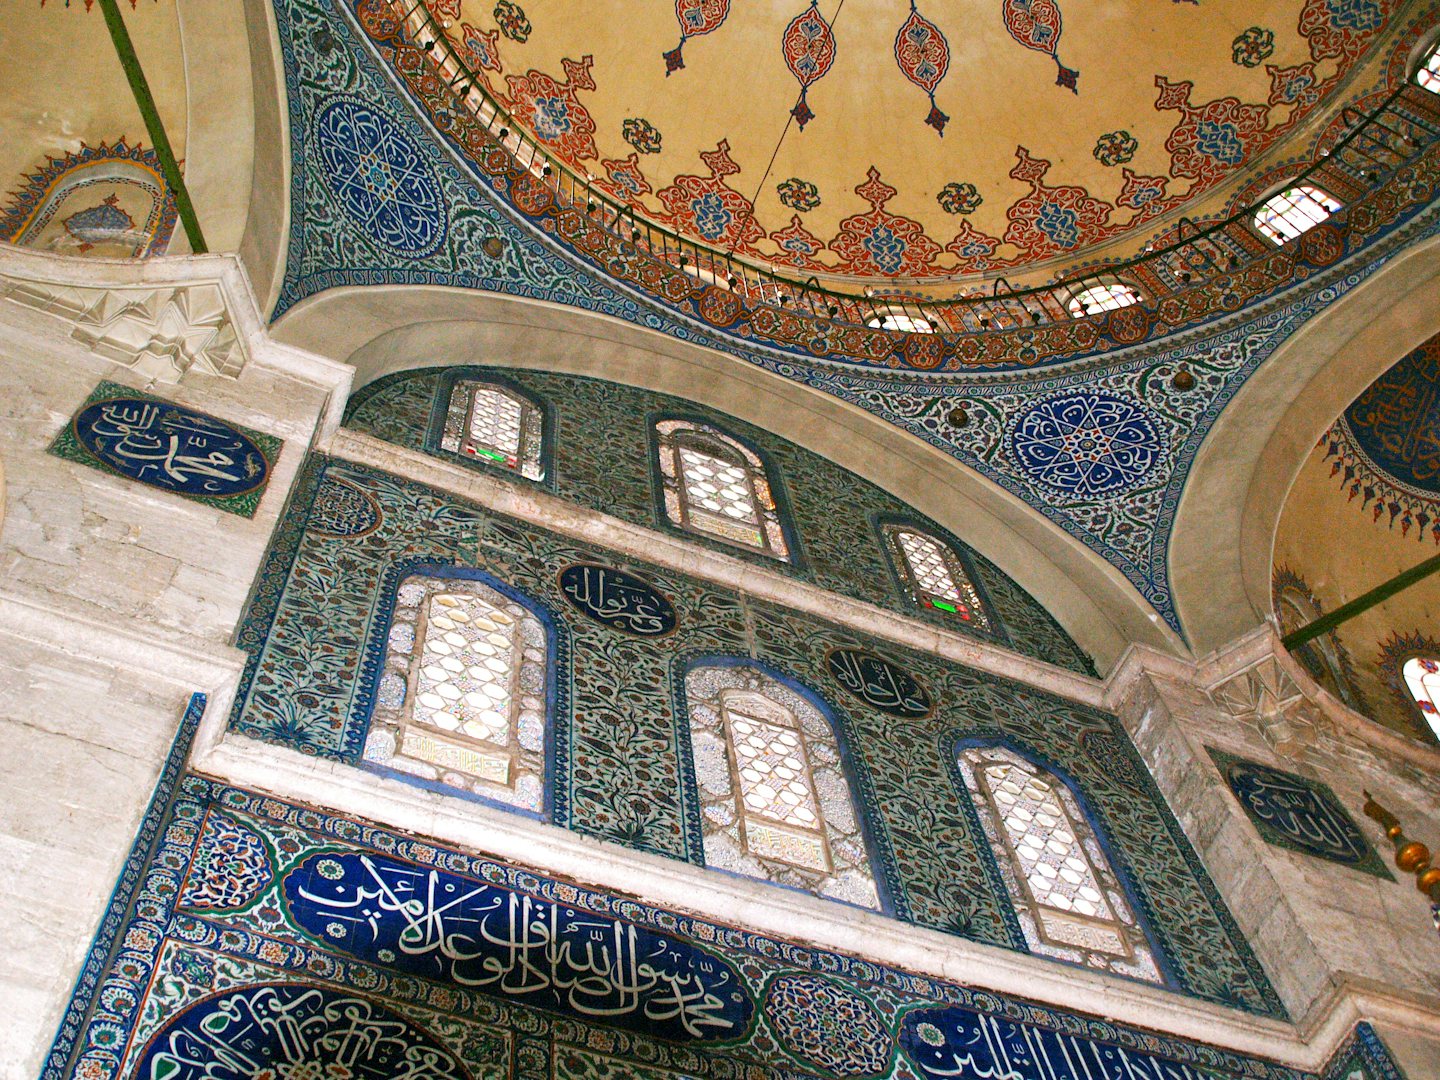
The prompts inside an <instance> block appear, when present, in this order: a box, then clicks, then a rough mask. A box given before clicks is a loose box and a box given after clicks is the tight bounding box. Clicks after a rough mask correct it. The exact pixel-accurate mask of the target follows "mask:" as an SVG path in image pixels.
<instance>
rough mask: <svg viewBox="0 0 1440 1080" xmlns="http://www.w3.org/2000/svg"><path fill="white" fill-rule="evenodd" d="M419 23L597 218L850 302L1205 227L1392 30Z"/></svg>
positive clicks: (520, 15)
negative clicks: (1202, 220) (1179, 225)
mask: <svg viewBox="0 0 1440 1080" xmlns="http://www.w3.org/2000/svg"><path fill="white" fill-rule="evenodd" d="M425 2H426V6H427V8H428V10H429V11H430V13H431V15H432V16H433V17H434V19H435V20H436V21H437V22H438V24H439V25H440V26H441V27H442V28H443V30H444V32H445V33H446V34H447V35H448V36H449V38H450V41H451V42H452V44H453V45H454V46H455V48H456V50H457V51H458V52H459V54H460V55H461V56H462V57H464V58H465V60H466V63H467V66H468V67H470V68H471V69H472V70H473V72H474V73H475V75H476V78H477V80H478V81H479V82H480V83H481V84H483V89H484V91H485V93H487V94H488V95H489V96H490V97H491V98H493V99H494V100H495V101H496V102H497V103H498V104H499V105H500V107H501V109H502V110H503V111H504V112H505V113H507V114H508V115H509V117H510V118H511V119H512V120H513V122H514V123H515V124H517V125H518V126H519V127H520V128H522V129H523V130H524V131H525V132H526V134H527V135H528V136H530V137H532V138H533V139H534V140H535V141H536V142H537V143H538V144H539V145H540V146H541V147H542V148H543V150H544V151H545V152H546V153H547V154H548V155H550V156H551V157H552V158H553V159H555V160H556V161H557V162H558V163H559V164H560V165H561V166H562V167H563V168H566V169H568V170H572V171H573V172H574V173H576V174H577V175H579V176H580V177H582V178H589V179H590V180H591V182H592V183H593V186H594V188H595V189H596V190H597V191H599V192H601V193H603V194H604V195H605V196H606V197H608V198H609V199H611V200H615V201H616V202H618V203H620V204H621V205H623V206H626V207H628V208H629V209H630V210H631V211H632V212H633V213H634V214H635V215H637V216H638V217H640V218H643V219H646V220H648V221H649V222H651V223H654V224H656V225H658V226H661V227H663V228H665V229H668V230H671V231H673V232H676V233H679V234H680V235H682V236H684V237H686V238H687V239H689V240H692V241H695V242H696V243H699V244H701V245H706V246H709V247H710V248H712V249H714V250H717V251H721V252H725V253H731V254H734V255H736V256H739V257H740V258H744V259H747V260H750V261H752V262H755V263H759V264H761V265H767V266H774V267H775V268H776V269H778V270H781V271H782V272H787V273H790V274H798V275H801V276H804V275H809V274H815V275H818V276H820V277H822V278H830V277H835V278H842V279H843V278H850V279H857V280H872V281H873V280H876V279H879V280H883V281H897V280H901V281H923V280H932V279H940V280H943V279H947V278H954V277H961V276H965V275H972V274H976V273H984V272H998V271H1007V270H1017V269H1019V268H1024V267H1029V266H1034V265H1037V264H1057V265H1063V266H1070V265H1074V264H1076V263H1077V262H1079V261H1083V260H1084V259H1085V258H1086V257H1087V255H1088V254H1089V253H1091V252H1093V251H1095V250H1096V249H1099V248H1103V247H1106V246H1107V245H1110V244H1111V242H1112V241H1121V240H1123V241H1124V245H1122V247H1121V248H1120V249H1119V253H1120V254H1125V255H1129V254H1134V252H1135V251H1136V250H1138V249H1139V248H1140V247H1141V246H1142V245H1143V244H1145V243H1146V242H1147V241H1149V240H1151V239H1152V238H1153V237H1154V236H1156V235H1157V234H1159V233H1163V232H1165V231H1166V228H1167V227H1171V226H1173V223H1174V221H1175V220H1176V218H1177V217H1178V216H1179V215H1180V214H1182V213H1184V214H1188V215H1190V216H1192V217H1198V216H1200V215H1202V214H1214V213H1216V212H1218V211H1220V210H1222V209H1223V208H1224V195H1225V193H1226V192H1227V190H1228V193H1229V194H1234V189H1235V188H1236V186H1237V183H1240V182H1243V180H1244V179H1246V178H1250V177H1253V176H1254V175H1255V173H1256V172H1257V171H1259V170H1260V169H1261V168H1262V167H1263V166H1264V165H1265V164H1266V162H1267V161H1268V162H1270V163H1271V164H1273V163H1274V162H1275V161H1277V160H1278V158H1279V155H1280V154H1283V153H1285V152H1287V151H1291V152H1293V150H1294V149H1295V148H1296V139H1294V138H1292V136H1295V135H1297V134H1298V133H1299V132H1300V131H1301V130H1302V129H1303V128H1304V127H1305V126H1306V121H1307V119H1309V118H1312V117H1314V116H1318V115H1319V114H1320V113H1323V112H1326V111H1328V109H1327V106H1329V105H1331V104H1332V101H1333V99H1336V98H1338V97H1339V96H1341V94H1342V92H1343V91H1344V90H1345V89H1346V88H1347V86H1348V83H1349V82H1350V81H1351V76H1352V75H1353V74H1354V72H1355V70H1356V68H1357V66H1358V65H1359V64H1360V63H1361V62H1362V61H1364V60H1366V59H1367V58H1368V57H1369V56H1370V55H1371V53H1372V51H1373V49H1374V48H1375V47H1376V46H1377V45H1378V44H1379V43H1380V41H1381V39H1382V37H1383V31H1384V30H1385V28H1386V27H1387V25H1389V23H1388V22H1387V20H1389V18H1390V16H1391V15H1393V14H1395V13H1396V11H1397V10H1398V8H1399V7H1400V6H1401V5H1399V4H1398V3H1397V2H1396V0H1263V2H1260V3H1250V4H1241V3H1235V2H1222V0H1205V3H1204V4H1203V6H1202V5H1201V4H1199V3H1196V2H1194V0H1191V2H1187V3H1157V2H1155V0H1126V2H1123V3H1108V4H1103V5H1099V4H1083V3H1079V2H1077V0H1028V2H1022V0H1003V2H1002V3H1000V4H998V5H994V6H993V7H986V8H985V9H983V10H978V9H975V8H973V7H972V6H971V5H964V4H958V3H955V2H954V0H925V2H920V0H915V2H913V3H908V4H907V3H906V2H905V0H848V2H845V3H836V2H835V0H830V2H829V3H825V4H820V3H819V2H818V0H811V2H809V3H808V4H807V0H792V2H791V3H790V4H789V5H786V4H776V5H743V6H741V5H732V4H731V3H730V0H674V3H673V4H672V3H670V2H668V0H649V2H647V3H645V4H642V5H635V8H634V10H633V11H627V17H626V18H625V19H623V20H616V19H613V18H611V16H610V13H608V12H605V11H603V10H601V9H599V8H593V9H579V10H577V9H576V8H575V6H574V5H572V4H565V3H562V2H559V0H525V3H524V4H523V6H522V5H520V4H517V3H512V2H508V0H507V2H504V3H500V4H492V3H491V2H490V0H425ZM1121 38H1123V39H1125V40H1127V41H1130V42H1138V43H1143V45H1142V47H1139V48H1133V49H1132V48H1126V49H1124V50H1117V49H1115V48H1114V42H1115V41H1117V40H1119V39H1121ZM677 41H678V44H677Z"/></svg>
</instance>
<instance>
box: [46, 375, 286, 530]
mask: <svg viewBox="0 0 1440 1080" xmlns="http://www.w3.org/2000/svg"><path fill="white" fill-rule="evenodd" d="M280 445H281V442H280V440H279V439H276V438H274V437H273V436H269V435H264V434H262V433H260V432H258V431H251V430H249V429H248V428H242V427H237V426H236V425H234V424H230V423H227V422H226V421H224V420H220V419H217V418H216V417H213V416H208V415H206V414H205V413H202V412H197V411H196V410H194V409H189V408H186V407H185V406H183V405H176V404H174V403H173V402H169V401H165V400H163V399H161V398H155V397H151V396H150V395H148V394H140V393H137V392H136V391H134V390H131V389H129V388H128V387H125V386H121V385H119V384H117V383H109V382H103V383H101V384H100V385H99V386H98V387H96V389H95V392H94V393H92V394H91V395H90V397H89V399H88V400H87V401H86V402H85V404H84V405H82V406H81V408H80V410H79V412H77V413H76V414H75V417H74V419H72V420H71V422H70V425H69V427H67V428H66V429H65V430H64V431H62V432H61V433H60V435H59V436H58V437H57V438H56V440H55V442H54V443H53V444H52V445H51V447H50V451H51V453H54V454H57V455H58V456H60V457H64V458H68V459H69V460H71V461H79V462H82V463H84V464H86V465H91V466H93V467H96V468H100V469H103V470H105V471H107V472H112V473H118V474H119V475H121V476H124V477H127V478H128V479H131V480H135V481H138V482H139V483H142V484H147V485H149V486H150V487H155V488H160V489H161V490H163V491H169V492H173V493H174V494H176V495H184V496H186V497H188V498H191V499H196V500H198V501H201V502H205V503H208V504H210V505H212V506H217V507H219V508H220V509H223V510H228V511H230V512H231V513H236V514H240V515H242V516H243V517H253V516H254V513H255V508H256V506H257V505H258V504H259V501H260V496H261V494H262V493H263V491H264V488H265V485H266V484H267V483H268V482H269V480H270V472H271V467H272V465H273V463H274V461H275V459H276V457H277V456H278V452H279V448H280Z"/></svg>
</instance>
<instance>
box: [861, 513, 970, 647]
mask: <svg viewBox="0 0 1440 1080" xmlns="http://www.w3.org/2000/svg"><path fill="white" fill-rule="evenodd" d="M884 531H885V538H886V540H887V542H888V543H889V544H890V551H891V555H892V557H893V558H894V559H895V563H896V565H897V566H898V567H899V568H900V570H901V577H902V579H903V580H904V582H905V589H906V591H907V592H908V593H909V594H910V598H911V599H912V600H914V602H915V603H916V604H918V605H919V606H921V607H924V608H931V609H933V610H935V611H941V612H944V613H945V614H947V615H950V616H953V617H954V618H956V619H958V620H960V621H961V622H965V623H969V624H970V625H971V626H974V627H977V628H978V629H981V630H983V631H985V632H986V633H992V632H993V627H992V626H991V624H990V617H989V616H988V615H987V614H986V613H985V605H984V604H983V603H982V602H981V600H980V593H979V591H978V590H977V589H976V588H975V585H974V583H973V582H972V581H971V580H970V575H969V574H967V573H966V572H965V566H964V564H963V563H962V562H961V561H960V557H959V556H958V555H956V554H955V552H954V550H953V549H952V548H951V547H950V545H949V544H944V543H941V542H940V541H939V540H937V539H935V537H933V536H929V535H927V534H925V533H922V532H919V531H917V530H914V529H907V528H901V527H899V526H886V528H885V530H884Z"/></svg>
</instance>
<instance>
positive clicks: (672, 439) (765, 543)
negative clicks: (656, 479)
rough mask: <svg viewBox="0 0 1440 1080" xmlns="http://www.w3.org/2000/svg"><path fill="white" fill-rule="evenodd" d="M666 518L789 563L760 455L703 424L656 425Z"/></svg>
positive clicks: (672, 421) (665, 423)
mask: <svg viewBox="0 0 1440 1080" xmlns="http://www.w3.org/2000/svg"><path fill="white" fill-rule="evenodd" d="M655 433H656V437H657V443H658V449H659V453H660V478H661V483H662V488H663V491H664V507H665V516H666V517H667V518H668V519H669V520H670V521H671V522H672V523H673V524H675V525H677V526H679V527H680V528H682V529H685V530H687V531H689V532H695V533H702V534H704V535H707V536H713V537H716V538H718V539H720V540H724V541H726V542H728V543H731V544H736V545H739V546H741V547H746V548H751V549H753V550H756V551H761V552H764V553H765V554H766V555H771V556H774V557H775V558H777V559H786V560H788V559H789V558H790V546H789V544H788V543H787V541H786V537H785V530H784V528H783V527H782V525H781V522H780V511H779V507H778V505H777V504H776V499H775V494H774V492H773V490H772V489H771V486H770V479H769V477H768V476H767V475H766V471H765V464H764V462H763V461H761V460H760V456H759V455H758V454H756V453H755V451H753V450H751V449H750V448H749V447H747V446H745V445H744V444H743V443H741V442H740V441H739V440H737V439H732V438H731V437H730V436H728V435H725V434H723V433H722V432H720V431H718V430H717V429H715V428H713V427H710V426H709V425H707V424H701V423H694V422H691V421H686V420H662V421H660V422H659V423H657V424H656V425H655Z"/></svg>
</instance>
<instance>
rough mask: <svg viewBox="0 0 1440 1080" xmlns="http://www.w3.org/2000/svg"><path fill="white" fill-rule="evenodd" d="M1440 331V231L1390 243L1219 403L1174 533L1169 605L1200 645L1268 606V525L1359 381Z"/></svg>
mask: <svg viewBox="0 0 1440 1080" xmlns="http://www.w3.org/2000/svg"><path fill="white" fill-rule="evenodd" d="M1437 332H1440V237H1436V238H1432V239H1430V240H1427V241H1425V242H1423V243H1420V244H1417V245H1416V246H1415V247H1413V248H1410V249H1408V250H1406V251H1405V252H1403V253H1401V254H1398V255H1396V256H1395V257H1394V258H1393V259H1391V260H1390V261H1389V262H1388V263H1387V264H1386V265H1385V266H1384V267H1383V268H1381V269H1380V270H1378V271H1376V273H1375V274H1374V275H1373V276H1372V277H1371V278H1370V280H1369V281H1366V282H1365V283H1363V284H1362V285H1360V286H1358V287H1356V288H1354V289H1352V290H1350V292H1348V293H1346V294H1345V295H1344V296H1343V297H1341V298H1340V299H1339V300H1336V301H1335V302H1334V303H1332V304H1331V305H1330V306H1329V307H1327V308H1326V309H1325V310H1324V312H1322V313H1321V314H1319V315H1317V316H1315V317H1314V318H1313V319H1311V320H1309V321H1308V322H1307V323H1305V325H1304V326H1303V327H1302V328H1301V329H1300V330H1298V331H1297V332H1296V333H1295V334H1293V335H1292V336H1291V337H1290V338H1289V340H1287V341H1286V342H1285V343H1284V344H1283V345H1281V346H1280V347H1279V348H1278V349H1276V351H1275V353H1274V355H1273V356H1271V357H1270V359H1269V360H1268V361H1266V362H1265V364H1263V365H1262V366H1261V367H1260V369H1259V370H1258V371H1257V372H1256V373H1255V374H1254V375H1252V376H1251V377H1250V379H1249V380H1248V381H1247V382H1246V383H1245V384H1244V386H1242V387H1241V389H1240V391H1239V392H1238V393H1237V394H1236V395H1235V397H1234V399H1233V400H1232V401H1231V402H1230V404H1229V405H1227V406H1226V408H1225V410H1224V411H1223V412H1222V413H1221V414H1220V418H1219V420H1218V421H1217V422H1216V424H1215V426H1214V427H1213V428H1212V429H1211V431H1210V433H1209V435H1207V436H1206V439H1205V442H1204V443H1203V444H1202V446H1201V448H1200V452H1199V454H1198V455H1197V456H1196V459H1195V464H1194V466H1193V467H1192V468H1191V470H1190V479H1189V481H1188V482H1187V484H1186V485H1185V491H1184V494H1183V495H1182V496H1181V499H1180V507H1179V510H1178V511H1177V513H1176V517H1175V531H1174V533H1173V536H1172V539H1171V543H1170V577H1171V585H1172V589H1173V592H1174V597H1175V609H1176V611H1177V612H1178V614H1179V616H1180V619H1181V624H1182V625H1183V626H1184V627H1185V630H1186V633H1187V634H1188V635H1189V637H1190V642H1191V645H1192V647H1193V648H1194V650H1195V652H1196V653H1197V654H1204V653H1206V652H1209V651H1212V650H1214V649H1218V648H1220V647H1222V646H1224V645H1226V644H1227V643H1229V642H1231V641H1234V640H1235V639H1236V638H1238V637H1240V636H1241V635H1242V634H1244V633H1246V632H1247V631H1249V630H1252V629H1253V628H1254V627H1255V626H1256V625H1257V624H1258V623H1260V622H1263V621H1265V620H1266V619H1267V618H1269V617H1270V616H1271V598H1270V577H1271V565H1272V563H1273V561H1274V548H1275V537H1276V533H1277V532H1278V531H1279V527H1280V515H1281V512H1282V510H1283V509H1284V506H1285V500H1286V497H1287V495H1288V494H1289V492H1290V489H1291V487H1292V486H1293V485H1294V483H1295V479H1296V477H1297V476H1298V474H1299V472H1300V468H1301V466H1302V465H1304V463H1305V460H1306V458H1307V457H1308V456H1309V455H1310V452H1311V451H1312V450H1313V449H1314V447H1315V444H1316V442H1317V441H1318V440H1319V438H1320V437H1321V435H1323V434H1324V433H1325V431H1326V429H1327V428H1329V426H1330V425H1331V424H1332V423H1333V422H1334V420H1335V418H1336V417H1337V416H1338V415H1339V414H1340V413H1341V412H1342V411H1343V410H1344V409H1345V407H1346V406H1347V405H1349V404H1350V402H1351V401H1353V400H1354V399H1355V398H1356V396H1358V395H1359V394H1360V392H1361V391H1363V390H1364V389H1365V388H1366V387H1367V386H1369V385H1370V384H1371V383H1372V382H1373V381H1374V380H1375V379H1376V378H1377V377H1378V376H1380V375H1381V374H1383V373H1384V372H1385V371H1387V370H1388V369H1389V368H1390V367H1391V366H1392V365H1393V364H1395V362H1396V361H1398V360H1399V359H1400V358H1401V357H1402V356H1404V355H1405V354H1406V353H1408V352H1410V350H1412V349H1414V348H1415V347H1416V346H1418V345H1420V344H1422V343H1423V342H1425V341H1427V340H1428V339H1430V338H1431V337H1433V336H1435V334H1436V333H1437ZM1376 584H1378V582H1377V583H1376Z"/></svg>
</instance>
